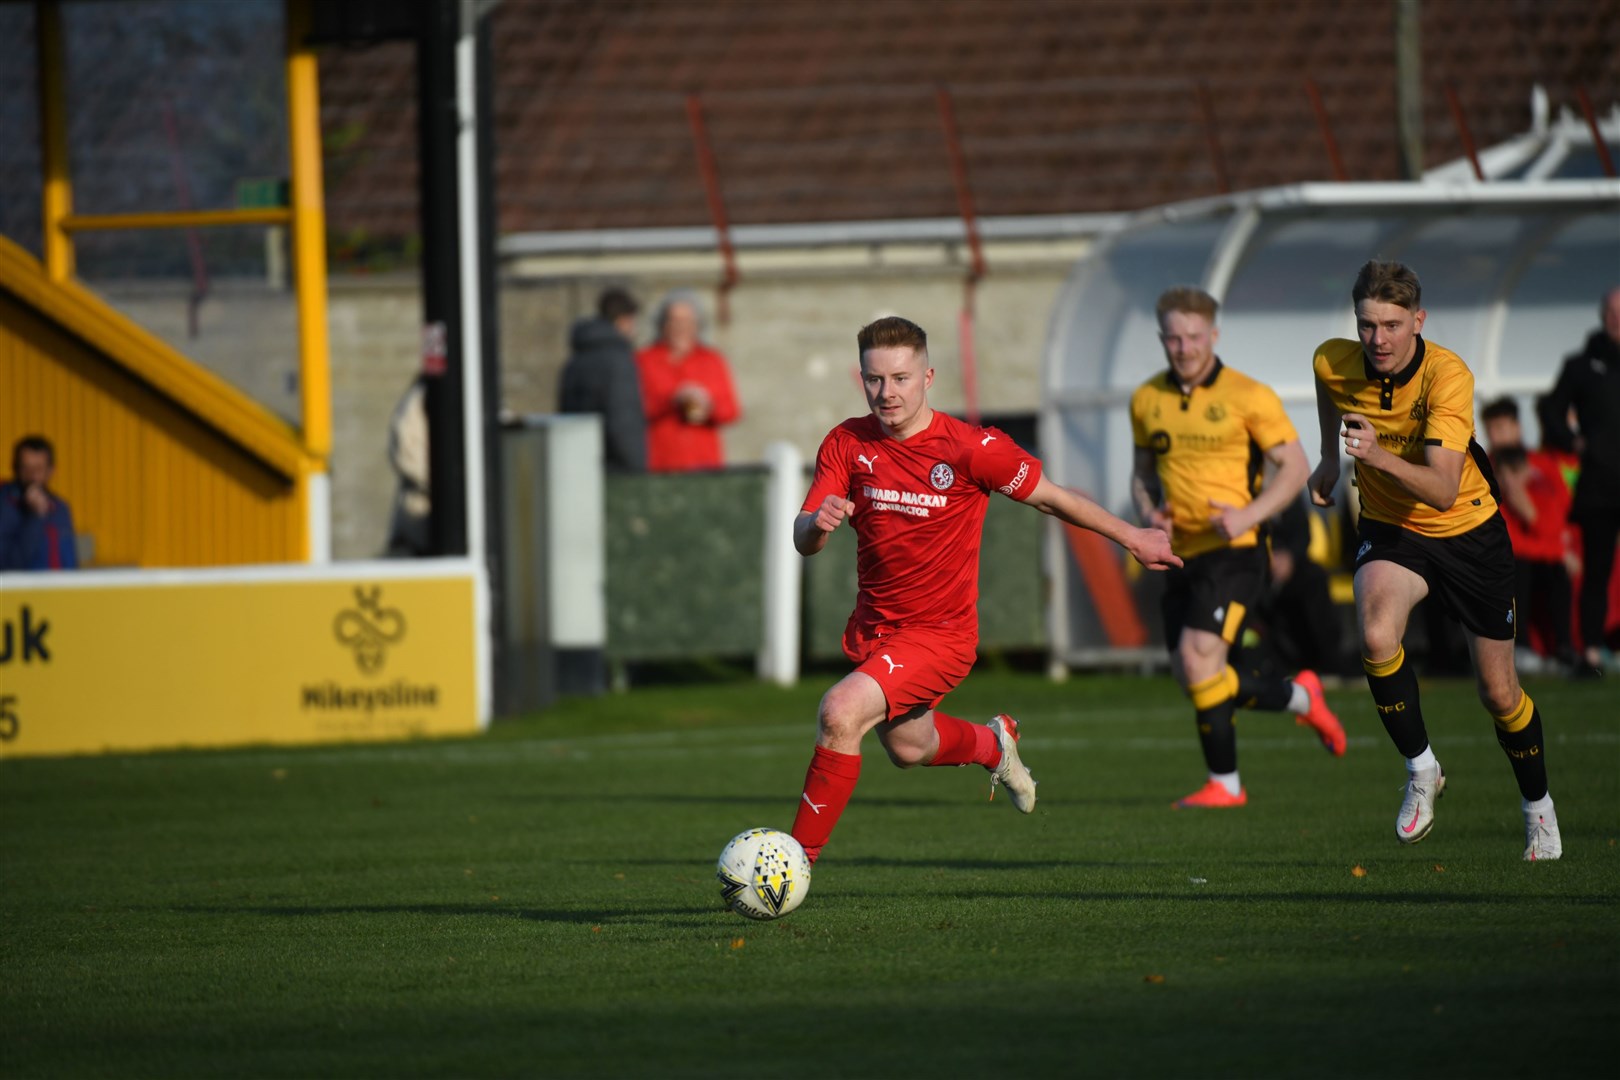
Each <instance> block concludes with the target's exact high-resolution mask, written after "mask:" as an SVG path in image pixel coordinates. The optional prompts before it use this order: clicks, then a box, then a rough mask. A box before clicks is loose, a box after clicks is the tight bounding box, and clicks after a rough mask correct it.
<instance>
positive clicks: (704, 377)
mask: <svg viewBox="0 0 1620 1080" xmlns="http://www.w3.org/2000/svg"><path fill="white" fill-rule="evenodd" d="M656 324H657V327H658V340H657V341H655V342H653V344H651V345H649V346H647V347H646V348H645V349H642V350H641V352H640V353H638V354H637V355H636V366H637V367H638V368H640V371H641V403H642V406H643V407H644V408H645V409H646V412H647V467H648V468H649V469H650V470H652V471H653V472H680V471H684V470H690V469H718V468H720V466H721V465H723V464H724V463H725V457H724V454H723V452H722V451H721V447H720V428H721V427H723V426H724V425H726V424H730V423H733V422H735V421H736V420H737V419H738V417H740V416H741V415H742V410H741V409H739V408H738V406H737V393H736V391H735V390H734V389H733V388H732V384H731V369H730V367H729V366H728V365H727V364H726V358H725V357H724V356H722V355H720V353H719V352H717V351H716V350H714V349H711V348H709V347H708V346H707V345H705V344H703V342H702V329H703V326H702V310H701V309H700V307H699V306H698V301H697V297H696V295H694V294H693V293H691V292H687V291H676V292H673V293H671V294H670V295H669V296H668V297H667V298H666V299H665V300H664V302H663V304H662V305H660V307H659V309H658V318H657V320H656Z"/></svg>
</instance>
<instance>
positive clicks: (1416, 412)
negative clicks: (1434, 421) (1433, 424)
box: [1407, 398, 1429, 420]
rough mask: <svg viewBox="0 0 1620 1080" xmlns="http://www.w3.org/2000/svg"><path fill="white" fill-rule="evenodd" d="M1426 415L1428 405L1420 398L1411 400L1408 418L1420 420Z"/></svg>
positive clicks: (1427, 413)
mask: <svg viewBox="0 0 1620 1080" xmlns="http://www.w3.org/2000/svg"><path fill="white" fill-rule="evenodd" d="M1427 415H1429V409H1428V405H1427V403H1426V402H1424V400H1423V399H1422V398H1418V399H1417V400H1416V401H1414V402H1412V411H1411V412H1410V413H1408V414H1407V416H1408V418H1409V419H1412V420H1421V419H1423V418H1424V417H1425V416H1427Z"/></svg>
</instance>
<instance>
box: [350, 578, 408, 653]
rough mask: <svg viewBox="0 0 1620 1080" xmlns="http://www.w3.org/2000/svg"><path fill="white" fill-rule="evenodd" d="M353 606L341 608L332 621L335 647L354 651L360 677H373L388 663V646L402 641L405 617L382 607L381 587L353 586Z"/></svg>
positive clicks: (397, 610) (394, 609)
mask: <svg viewBox="0 0 1620 1080" xmlns="http://www.w3.org/2000/svg"><path fill="white" fill-rule="evenodd" d="M354 599H355V606H354V607H352V608H344V609H343V610H342V611H339V612H338V613H337V618H335V619H333V620H332V632H333V633H334V634H336V635H337V639H338V644H340V645H344V646H347V647H348V648H351V649H353V650H354V662H355V665H356V666H358V667H359V668H360V671H361V673H362V674H365V675H375V674H376V673H377V672H379V671H381V670H382V669H383V665H384V664H386V663H387V662H388V647H389V646H390V645H395V644H398V643H399V642H400V641H402V640H404V638H405V616H404V615H402V614H400V612H399V609H398V608H391V607H383V606H382V586H380V585H377V586H373V587H372V588H370V589H367V588H365V587H364V586H361V585H356V586H355V589H354Z"/></svg>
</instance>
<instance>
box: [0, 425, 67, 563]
mask: <svg viewBox="0 0 1620 1080" xmlns="http://www.w3.org/2000/svg"><path fill="white" fill-rule="evenodd" d="M55 472H56V452H55V451H54V450H53V449H52V448H51V444H50V440H48V439H46V438H45V437H44V436H41V435H28V436H25V437H24V438H21V439H19V440H17V445H16V446H15V447H13V448H12V451H11V479H10V480H9V481H7V482H6V483H5V484H0V570H75V569H77V568H78V566H79V548H78V544H77V542H76V540H75V538H74V535H73V511H72V510H70V509H69V508H68V504H67V501H66V500H64V499H63V498H62V497H61V496H60V495H58V494H56V493H55V492H53V491H52V490H51V477H52V475H54V474H55Z"/></svg>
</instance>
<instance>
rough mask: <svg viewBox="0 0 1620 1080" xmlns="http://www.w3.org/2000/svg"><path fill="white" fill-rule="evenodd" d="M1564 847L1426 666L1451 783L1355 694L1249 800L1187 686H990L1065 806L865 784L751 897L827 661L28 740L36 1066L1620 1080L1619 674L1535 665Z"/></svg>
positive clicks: (25, 988)
mask: <svg viewBox="0 0 1620 1080" xmlns="http://www.w3.org/2000/svg"><path fill="white" fill-rule="evenodd" d="M1528 688H1529V690H1530V692H1531V694H1532V695H1533V696H1535V697H1536V699H1537V700H1538V702H1540V704H1541V706H1542V712H1543V715H1544V717H1545V718H1546V724H1547V731H1548V735H1549V743H1548V764H1549V768H1550V773H1551V778H1552V790H1553V795H1554V797H1555V798H1556V799H1557V800H1558V808H1559V816H1560V822H1561V824H1562V827H1563V836H1564V848H1565V854H1564V859H1563V860H1562V861H1561V862H1557V863H1543V864H1525V863H1523V862H1521V861H1520V851H1521V848H1522V843H1523V833H1522V823H1521V819H1520V813H1519V800H1518V794H1517V791H1516V789H1515V788H1514V785H1513V780H1512V774H1511V772H1510V770H1509V768H1508V765H1507V762H1506V759H1505V758H1504V757H1503V755H1502V753H1501V751H1500V750H1499V749H1498V747H1497V746H1496V743H1495V738H1494V736H1493V733H1492V729H1491V724H1490V720H1489V719H1488V717H1486V715H1485V713H1484V712H1483V710H1481V709H1480V707H1479V706H1478V704H1477V702H1476V701H1475V698H1474V691H1473V687H1472V685H1471V684H1469V683H1461V682H1455V683H1454V682H1436V683H1430V684H1426V685H1425V688H1424V708H1425V713H1426V715H1427V716H1428V719H1429V723H1430V730H1431V733H1432V735H1433V737H1434V743H1435V748H1436V751H1437V753H1438V755H1439V757H1440V760H1441V761H1442V762H1443V763H1444V765H1445V768H1446V772H1447V776H1448V778H1449V786H1448V788H1447V790H1446V795H1445V797H1444V798H1443V799H1442V800H1441V802H1440V804H1439V808H1438V814H1437V820H1436V824H1435V828H1434V832H1433V833H1432V834H1431V835H1430V836H1429V838H1428V839H1426V840H1425V841H1424V842H1423V843H1422V844H1419V845H1417V846H1415V847H1410V848H1408V847H1402V846H1401V845H1399V844H1398V843H1397V842H1396V840H1395V837H1394V818H1395V811H1396V809H1397V807H1398V805H1399V801H1400V788H1401V784H1402V781H1403V779H1404V772H1403V770H1402V767H1401V763H1400V760H1399V758H1398V757H1397V756H1396V754H1395V752H1394V750H1393V749H1392V748H1391V747H1390V746H1389V744H1388V741H1387V739H1386V737H1385V736H1384V734H1383V731H1382V728H1381V727H1380V726H1379V724H1378V722H1377V720H1376V718H1375V715H1374V713H1373V709H1372V705H1371V702H1370V699H1369V698H1368V697H1367V693H1366V690H1365V687H1364V686H1362V685H1361V684H1360V683H1359V682H1358V683H1354V684H1351V685H1347V686H1345V687H1343V688H1341V689H1335V690H1330V692H1329V700H1330V702H1331V703H1332V704H1333V705H1334V706H1335V707H1336V708H1337V709H1338V710H1339V711H1340V714H1341V716H1342V717H1343V718H1344V720H1345V722H1346V727H1347V728H1348V729H1349V731H1350V735H1351V738H1350V751H1349V753H1348V755H1347V756H1346V757H1345V758H1343V759H1340V760H1334V759H1332V758H1330V757H1329V756H1328V755H1327V754H1326V753H1324V752H1323V751H1322V750H1321V748H1320V747H1319V746H1318V744H1317V742H1316V740H1315V739H1314V737H1312V736H1311V734H1310V733H1309V732H1308V731H1306V730H1304V729H1300V728H1296V727H1295V726H1294V724H1293V722H1292V720H1291V718H1288V717H1276V716H1267V715H1262V714H1252V713H1251V714H1243V715H1242V716H1241V719H1240V722H1239V753H1240V764H1241V766H1242V769H1243V776H1244V781H1245V784H1246V786H1247V787H1248V790H1249V797H1250V803H1249V805H1248V807H1246V808H1244V809H1241V810H1226V811H1205V812H1195V811H1172V810H1171V809H1170V803H1171V801H1172V800H1173V799H1174V798H1176V797H1177V796H1180V795H1182V794H1184V793H1186V792H1188V791H1191V790H1192V789H1193V788H1194V787H1196V786H1197V785H1198V784H1199V783H1201V782H1202V780H1203V767H1202V762H1201V759H1200V757H1199V754H1198V749H1197V743H1196V739H1195V737H1194V733H1193V730H1192V717H1191V712H1190V708H1189V706H1188V705H1187V704H1186V703H1185V701H1184V700H1183V699H1182V698H1181V696H1180V695H1179V693H1178V692H1177V691H1176V690H1175V688H1174V687H1173V686H1172V685H1171V684H1170V682H1169V680H1168V679H1165V678H1162V677H1161V678H1129V677H1082V678H1076V679H1073V680H1071V681H1070V682H1068V683H1066V684H1062V685H1054V684H1051V683H1048V682H1046V681H1044V680H1041V679H1038V678H1035V677H1032V676H1026V675H1018V674H1010V673H1004V672H996V671H982V672H980V673H979V674H976V675H974V676H972V677H970V678H969V680H968V682H967V683H966V684H965V685H964V687H963V688H962V690H961V691H959V692H958V693H957V694H955V695H954V696H953V697H952V699H951V700H949V701H948V702H947V703H946V708H947V710H948V711H950V712H952V713H955V714H958V715H962V716H966V717H970V718H974V719H982V718H988V717H989V716H990V715H991V714H992V713H994V712H996V711H1000V710H1007V711H1010V712H1012V713H1013V714H1014V715H1015V716H1017V717H1018V718H1019V720H1020V722H1021V724H1022V725H1023V731H1024V742H1023V746H1024V757H1025V760H1026V762H1027V763H1028V764H1029V766H1030V768H1031V769H1032V770H1033V771H1034V773H1035V775H1036V777H1037V779H1038V780H1039V781H1040V782H1041V787H1040V796H1041V798H1040V803H1039V805H1038V806H1037V808H1036V811H1035V813H1034V814H1033V815H1031V816H1029V817H1027V818H1026V817H1023V816H1021V815H1019V814H1017V813H1015V812H1014V811H1013V810H1012V808H1011V807H1010V806H1009V805H1007V804H1006V803H1005V802H1004V801H1003V799H1000V798H998V799H997V800H996V801H995V802H993V803H987V802H986V796H987V794H988V791H989V788H988V783H987V780H986V774H985V773H984V771H983V770H981V769H978V768H974V767H969V768H964V769H938V770H933V769H930V770H916V771H912V772H901V771H899V770H897V769H894V768H892V767H891V766H890V765H889V764H888V762H887V759H885V758H884V757H883V755H882V753H881V750H880V749H879V748H878V747H877V746H876V745H875V743H869V744H868V747H867V755H866V764H865V772H864V774H863V776H862V778H861V783H860V787H859V788H858V789H857V791H856V793H855V798H854V801H853V803H852V804H851V806H850V809H849V811H848V813H847V814H846V815H845V817H844V819H843V822H842V824H841V825H840V826H839V829H838V832H837V833H836V834H835V835H834V837H833V840H832V843H831V844H830V845H829V846H828V847H827V850H826V852H825V853H824V855H823V858H822V860H821V862H820V864H819V865H818V867H817V869H816V874H815V878H814V884H813V886H812V888H811V891H810V894H809V897H808V899H807V900H806V901H805V903H804V906H803V907H802V908H800V909H799V910H798V911H797V912H796V913H794V914H793V915H791V916H790V917H788V918H786V919H783V920H780V921H778V922H774V923H767V924H754V923H748V922H746V921H744V920H742V919H740V918H738V917H736V916H734V915H731V914H729V913H727V912H725V911H722V910H721V909H720V908H719V906H718V886H717V884H716V882H715V880H714V876H713V866H714V859H715V857H716V855H717V854H718V853H719V851H720V848H721V846H722V845H723V844H724V843H725V841H726V840H727V839H729V838H730V837H731V836H732V835H733V834H734V833H736V832H738V831H740V830H741V829H743V828H745V827H748V826H753V825H774V826H776V827H779V828H786V827H787V826H788V825H789V824H790V823H791V821H792V815H793V811H794V807H795V800H796V798H797V795H798V792H799V784H800V781H801V779H802V777H803V774H804V768H805V765H806V763H807V761H808V758H809V753H810V747H811V742H812V739H813V729H814V720H813V716H814V709H815V703H816V700H817V697H818V696H819V694H820V692H821V689H822V684H821V683H820V682H814V683H812V682H806V683H805V684H804V685H803V686H801V687H800V688H798V689H794V690H778V689H775V688H769V687H764V686H760V685H757V684H752V683H728V684H713V685H689V686H681V687H674V688H663V689H646V690H638V691H634V692H632V693H629V694H625V695H618V696H612V697H608V698H604V699H599V700H575V701H569V702H565V703H564V704H563V705H561V706H559V707H558V708H556V709H554V710H551V711H549V712H547V713H546V714H545V715H543V716H539V717H534V718H529V719H525V720H522V721H514V722H510V723H503V724H500V725H497V727H496V728H495V730H494V731H492V732H491V733H490V734H489V735H487V736H485V737H482V738H478V739H472V740H465V741H446V742H418V743H408V744H397V745H383V746H353V747H348V746H345V747H329V748H315V749H305V750H291V749H287V750H283V749H252V750H244V751H230V752H210V753H165V754H153V755H135V756H119V757H106V758H81V759H62V760H45V761H6V762H0V1034H3V1038H0V1075H4V1076H5V1077H8V1078H10V1077H17V1078H29V1077H97V1076H107V1077H215V1076H241V1077H258V1076H264V1077H282V1076H285V1077H294V1076H300V1077H302V1076H310V1077H325V1076H331V1077H408V1076H545V1077H568V1076H582V1077H583V1076H590V1077H620V1076H659V1077H665V1076H668V1077H713V1076H715V1075H741V1076H748V1077H793V1078H801V1077H956V1076H964V1077H965V1076H971V1077H985V1076H992V1077H995V1076H1007V1077H1012V1076H1019V1077H1025V1076H1075V1075H1089V1076H1107V1077H1111V1076H1175V1077H1203V1076H1214V1077H1221V1076H1230V1077H1264V1076H1310V1077H1332V1076H1354V1077H1367V1076H1377V1077H1407V1076H1411V1077H1418V1076H1421V1077H1425V1078H1429V1077H1435V1076H1458V1077H1469V1078H1475V1077H1483V1076H1523V1077H1550V1076H1557V1077H1579V1076H1597V1075H1600V1074H1601V1075H1604V1076H1608V1075H1612V1073H1611V1070H1612V1068H1613V1066H1614V1062H1615V1033H1616V1031H1617V1030H1620V848H1617V846H1616V843H1617V840H1620V694H1617V692H1616V690H1615V688H1614V687H1613V686H1604V685H1592V684H1565V683H1561V682H1531V683H1530V684H1529V687H1528Z"/></svg>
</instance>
